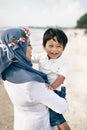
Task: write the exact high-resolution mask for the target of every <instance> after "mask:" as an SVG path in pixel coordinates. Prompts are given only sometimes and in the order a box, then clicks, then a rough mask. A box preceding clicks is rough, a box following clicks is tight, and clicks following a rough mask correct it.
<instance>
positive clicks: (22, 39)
mask: <svg viewBox="0 0 87 130" xmlns="http://www.w3.org/2000/svg"><path fill="white" fill-rule="evenodd" d="M23 30H24V32H23V33H22V35H21V37H20V38H19V39H17V38H15V37H13V38H11V39H10V42H9V46H15V45H16V44H18V43H19V42H25V39H26V37H29V36H30V34H31V32H30V30H29V28H26V27H23Z"/></svg>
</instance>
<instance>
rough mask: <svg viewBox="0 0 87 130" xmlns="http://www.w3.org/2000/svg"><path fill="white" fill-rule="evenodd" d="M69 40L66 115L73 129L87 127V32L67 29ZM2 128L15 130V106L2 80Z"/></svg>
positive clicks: (66, 50) (0, 100) (0, 87)
mask: <svg viewBox="0 0 87 130" xmlns="http://www.w3.org/2000/svg"><path fill="white" fill-rule="evenodd" d="M66 33H67V35H68V37H69V42H68V45H67V47H66V49H65V52H64V54H65V55H66V57H67V58H68V60H69V64H70V67H69V73H68V75H67V79H66V85H67V100H68V103H69V109H70V110H69V111H70V112H69V113H66V114H65V117H66V119H67V121H68V123H69V125H70V127H71V129H72V130H86V129H87V90H86V87H87V83H86V80H87V79H86V78H87V34H85V35H84V30H67V31H66ZM0 130H13V107H12V104H11V102H10V99H9V97H8V95H7V93H6V92H5V90H4V87H3V84H2V82H0Z"/></svg>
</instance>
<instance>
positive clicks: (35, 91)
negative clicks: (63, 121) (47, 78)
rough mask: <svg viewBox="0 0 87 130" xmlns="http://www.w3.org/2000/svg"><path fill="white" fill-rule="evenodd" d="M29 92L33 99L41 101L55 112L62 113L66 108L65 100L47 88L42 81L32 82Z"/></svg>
mask: <svg viewBox="0 0 87 130" xmlns="http://www.w3.org/2000/svg"><path fill="white" fill-rule="evenodd" d="M30 92H31V99H32V100H33V101H36V102H39V103H42V104H44V105H46V106H47V107H49V108H51V109H52V110H54V111H56V112H57V113H63V112H66V111H67V110H68V104H67V102H66V100H65V99H64V98H61V97H59V96H58V95H57V94H56V93H54V91H52V90H50V89H48V88H47V87H46V86H45V84H44V83H38V82H36V81H35V82H33V86H32V87H31V91H30Z"/></svg>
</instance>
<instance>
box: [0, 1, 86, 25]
mask: <svg viewBox="0 0 87 130" xmlns="http://www.w3.org/2000/svg"><path fill="white" fill-rule="evenodd" d="M86 12H87V0H0V27H3V26H60V27H74V26H76V23H77V20H78V19H79V18H80V17H81V16H82V15H84V14H85V13H86Z"/></svg>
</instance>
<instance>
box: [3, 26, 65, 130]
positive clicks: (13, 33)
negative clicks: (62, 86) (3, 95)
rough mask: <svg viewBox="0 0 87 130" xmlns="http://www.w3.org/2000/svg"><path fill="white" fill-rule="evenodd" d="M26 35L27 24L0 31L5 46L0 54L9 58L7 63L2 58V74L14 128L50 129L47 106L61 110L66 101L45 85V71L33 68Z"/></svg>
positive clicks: (20, 129) (17, 129) (16, 129)
mask: <svg viewBox="0 0 87 130" xmlns="http://www.w3.org/2000/svg"><path fill="white" fill-rule="evenodd" d="M29 35H30V31H29V30H28V29H26V28H23V29H20V28H12V29H7V30H6V31H4V32H3V33H2V34H1V40H2V43H3V44H4V45H5V46H6V49H5V50H4V49H2V48H3V47H1V49H0V51H3V50H4V51H3V53H0V55H1V56H0V57H1V59H3V58H2V54H3V55H4V56H6V59H9V60H10V59H11V62H10V65H9V66H8V65H7V64H6V63H5V61H6V60H5V61H4V63H3V66H4V69H1V76H2V79H3V82H4V86H5V89H6V91H7V93H8V95H9V97H10V99H11V101H12V104H13V107H14V130H51V127H50V123H49V111H48V108H51V109H53V110H54V111H56V112H58V113H63V112H65V111H66V110H67V103H66V101H65V100H64V99H63V98H60V97H59V96H58V95H56V94H55V93H54V92H53V91H52V90H49V89H48V88H47V87H46V83H48V80H47V77H46V75H45V74H44V73H41V72H39V71H37V70H35V69H33V68H32V64H31V52H32V47H31V45H30V39H29ZM4 53H5V54H4ZM1 62H3V60H1ZM53 129H54V128H53Z"/></svg>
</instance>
